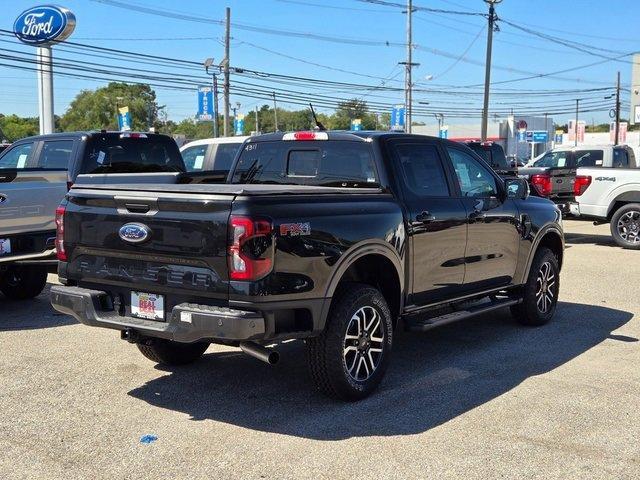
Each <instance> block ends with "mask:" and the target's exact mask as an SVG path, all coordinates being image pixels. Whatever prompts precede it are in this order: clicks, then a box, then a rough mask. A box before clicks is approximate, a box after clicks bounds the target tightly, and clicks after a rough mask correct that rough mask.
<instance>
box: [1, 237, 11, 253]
mask: <svg viewBox="0 0 640 480" xmlns="http://www.w3.org/2000/svg"><path fill="white" fill-rule="evenodd" d="M9 253H11V240H10V239H8V238H0V256H2V255H7V254H9Z"/></svg>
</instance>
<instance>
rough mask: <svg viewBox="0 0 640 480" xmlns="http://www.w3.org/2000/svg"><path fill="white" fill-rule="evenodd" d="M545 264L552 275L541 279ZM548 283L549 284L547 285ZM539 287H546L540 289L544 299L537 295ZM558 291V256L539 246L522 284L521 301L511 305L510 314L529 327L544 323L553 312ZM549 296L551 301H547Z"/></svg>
mask: <svg viewBox="0 0 640 480" xmlns="http://www.w3.org/2000/svg"><path fill="white" fill-rule="evenodd" d="M547 266H548V268H550V269H551V270H550V274H549V275H550V276H552V279H551V280H548V279H547V280H545V279H543V280H542V281H541V278H542V277H544V276H545V273H544V272H545V271H546V269H547ZM549 278H551V277H549ZM552 283H553V284H552ZM549 285H551V286H550V287H549ZM545 286H546V287H545ZM541 288H543V289H544V288H547V290H546V291H542V295H547V297H546V298H544V299H541V297H540V296H539V292H540V291H541ZM559 291H560V268H559V267H558V258H557V257H556V256H555V254H554V253H553V252H552V251H551V250H550V249H548V248H546V247H541V248H539V249H538V251H537V252H536V255H535V257H534V258H533V262H532V264H531V269H530V270H529V277H528V279H527V283H526V284H525V285H524V286H523V292H522V303H519V304H518V305H514V306H513V307H511V314H512V315H513V316H514V317H515V319H516V320H517V321H518V322H519V323H521V324H522V325H527V326H531V327H538V326H541V325H545V324H546V323H548V322H549V320H551V318H552V317H553V315H554V314H555V311H556V306H557V303H558V293H559ZM549 296H550V297H551V301H548V298H549ZM542 305H545V307H546V308H544V309H543V308H542Z"/></svg>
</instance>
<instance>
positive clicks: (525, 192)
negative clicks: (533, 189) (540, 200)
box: [504, 178, 529, 200]
mask: <svg viewBox="0 0 640 480" xmlns="http://www.w3.org/2000/svg"><path fill="white" fill-rule="evenodd" d="M504 186H505V189H506V191H507V196H508V197H509V198H519V199H521V200H526V199H527V197H528V196H529V182H527V181H526V180H525V179H524V178H506V179H505V180H504Z"/></svg>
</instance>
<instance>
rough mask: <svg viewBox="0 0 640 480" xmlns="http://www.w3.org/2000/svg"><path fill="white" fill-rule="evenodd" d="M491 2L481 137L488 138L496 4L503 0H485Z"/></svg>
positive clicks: (483, 139)
mask: <svg viewBox="0 0 640 480" xmlns="http://www.w3.org/2000/svg"><path fill="white" fill-rule="evenodd" d="M484 1H485V2H486V3H488V4H489V17H488V20H489V30H488V31H487V59H486V62H485V71H484V103H483V107H482V126H481V133H480V138H481V139H482V141H483V142H484V141H486V140H487V124H488V122H489V85H490V83H491V51H492V49H493V29H494V25H495V21H496V18H497V17H496V11H495V8H494V5H495V4H496V3H500V2H501V1H502V0H484Z"/></svg>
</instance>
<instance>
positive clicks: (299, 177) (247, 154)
mask: <svg viewBox="0 0 640 480" xmlns="http://www.w3.org/2000/svg"><path fill="white" fill-rule="evenodd" d="M232 183H254V184H255V183H261V184H281V185H315V186H325V187H350V188H358V187H376V186H378V184H379V180H378V174H377V172H376V168H375V163H374V159H373V154H372V151H371V145H370V144H369V143H364V142H352V141H331V140H329V141H297V142H285V141H282V142H280V141H274V142H255V143H247V144H245V145H244V147H242V152H241V153H240V156H239V158H238V163H237V165H236V168H235V170H234V173H233V178H232Z"/></svg>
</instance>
